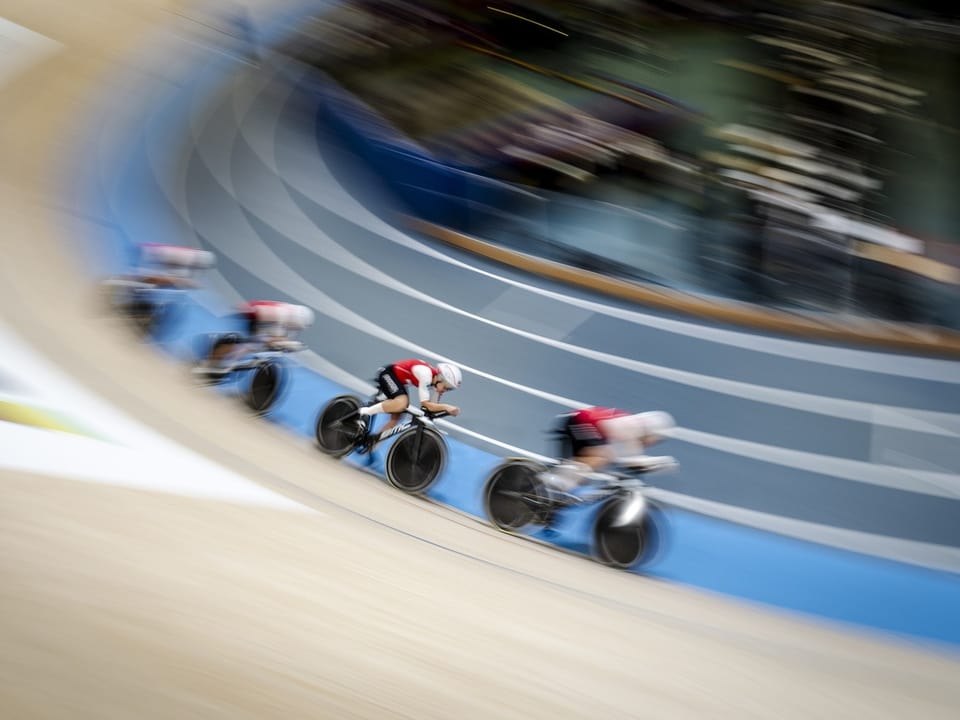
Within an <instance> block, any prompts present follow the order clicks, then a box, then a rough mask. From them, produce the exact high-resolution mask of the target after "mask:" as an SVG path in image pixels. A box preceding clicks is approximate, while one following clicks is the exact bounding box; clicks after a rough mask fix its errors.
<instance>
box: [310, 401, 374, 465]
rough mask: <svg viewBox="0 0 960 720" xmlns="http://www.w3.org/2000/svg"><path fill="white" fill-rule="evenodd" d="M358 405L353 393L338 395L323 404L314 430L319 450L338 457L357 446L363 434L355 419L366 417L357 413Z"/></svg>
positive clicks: (348, 452) (358, 402)
mask: <svg viewBox="0 0 960 720" xmlns="http://www.w3.org/2000/svg"><path fill="white" fill-rule="evenodd" d="M360 405H361V403H360V400H359V398H356V397H354V396H353V395H338V396H337V397H335V398H334V399H333V400H331V401H330V402H328V403H327V404H326V405H325V406H324V408H323V410H321V411H320V416H319V417H318V418H317V426H316V430H315V434H316V437H317V445H318V446H319V447H320V450H322V451H323V452H324V453H326V454H327V455H330V456H331V457H335V458H340V457H343V456H344V455H349V454H350V453H351V452H352V451H353V449H354V448H356V447H357V445H358V443H359V442H360V439H361V438H362V437H363V434H364V431H363V430H361V429H360V427H359V425H358V423H357V419H358V418H360V419H366V418H361V416H360V415H358V414H357V410H359V409H360Z"/></svg>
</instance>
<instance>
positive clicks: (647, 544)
mask: <svg viewBox="0 0 960 720" xmlns="http://www.w3.org/2000/svg"><path fill="white" fill-rule="evenodd" d="M627 502H629V500H628V499H627V498H624V497H615V498H612V499H611V500H609V501H608V502H607V503H606V504H605V505H604V506H603V508H602V509H601V510H600V513H599V515H597V520H596V523H595V524H594V530H593V536H594V544H595V548H596V554H597V557H598V558H599V559H600V561H601V562H603V563H604V564H606V565H609V566H611V567H615V568H620V569H622V570H627V569H629V568H632V567H637V566H640V565H646V564H649V563H650V562H651V561H652V560H653V559H654V558H655V557H656V555H657V553H658V552H659V550H660V540H661V536H660V529H659V527H658V526H657V523H656V522H655V516H656V515H657V514H658V513H657V512H656V510H654V509H653V508H647V510H646V511H645V512H644V513H643V516H642V517H641V519H640V520H639V522H636V523H631V524H629V525H625V526H623V527H613V523H614V522H615V521H616V519H617V517H618V516H619V514H620V511H621V510H622V509H623V506H624V504H625V503H627Z"/></svg>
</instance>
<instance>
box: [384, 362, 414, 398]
mask: <svg viewBox="0 0 960 720" xmlns="http://www.w3.org/2000/svg"><path fill="white" fill-rule="evenodd" d="M377 388H378V389H379V390H380V392H381V393H383V394H384V395H385V396H386V397H387V399H388V400H392V399H393V398H395V397H400V396H401V395H406V394H407V391H406V389H405V388H404V387H403V383H402V382H400V381H399V380H398V379H397V376H396V375H395V374H394V372H393V368H392V367H382V368H380V369H379V370H378V371H377Z"/></svg>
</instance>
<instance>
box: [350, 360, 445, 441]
mask: <svg viewBox="0 0 960 720" xmlns="http://www.w3.org/2000/svg"><path fill="white" fill-rule="evenodd" d="M462 382H463V375H462V373H461V372H460V368H458V367H457V366H456V365H454V364H453V363H448V362H441V363H437V365H436V367H434V366H433V365H430V364H429V363H427V362H424V361H423V360H419V359H417V358H411V359H409V360H400V361H399V362H395V363H392V364H390V365H385V366H384V367H382V368H380V369H379V370H378V371H377V388H378V389H379V390H380V392H381V393H383V395H385V396H386V399H385V400H383V401H382V402H378V403H376V404H375V405H371V406H369V407H362V408H360V410H359V414H360V415H371V416H372V415H379V414H380V413H390V419H389V420H388V421H387V424H386V425H384V426H383V428H381V430H380V432H379V433H377V435H376V437H372V438H370V442H371V444H375V443H376V440H377V438H379V437H380V436H382V435H383V434H384V433H387V432H389V431H390V430H391V429H392V428H393V427H394V426H395V425H396V424H397V423H398V422H399V421H400V417H401V415H403V413H404V411H406V409H407V408H408V407H409V405H410V397H409V395H408V394H407V386H412V387H414V388H416V390H417V397H418V399H419V401H420V407H421V408H423V409H424V410H427V411H428V412H447V413H449V414H450V415H459V414H460V408H458V407H457V406H456V405H447V404H445V403H441V402H440V397H441V396H442V395H443V394H444V393H445V392H447V391H449V390H456V389H457V388H458V387H460V385H461V383H462ZM361 422H362V421H361Z"/></svg>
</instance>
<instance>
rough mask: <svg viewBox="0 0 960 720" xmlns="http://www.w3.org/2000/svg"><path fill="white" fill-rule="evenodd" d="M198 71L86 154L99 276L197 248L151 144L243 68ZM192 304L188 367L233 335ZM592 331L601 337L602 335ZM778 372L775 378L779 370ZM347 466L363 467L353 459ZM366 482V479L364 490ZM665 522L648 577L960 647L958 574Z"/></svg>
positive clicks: (304, 411) (171, 135)
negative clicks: (166, 251)
mask: <svg viewBox="0 0 960 720" xmlns="http://www.w3.org/2000/svg"><path fill="white" fill-rule="evenodd" d="M198 63H204V64H202V65H198V68H200V69H201V70H202V71H200V72H197V71H196V69H195V70H194V72H195V74H193V75H192V80H191V82H189V83H185V84H184V85H182V86H181V87H179V88H177V89H176V90H175V91H168V92H164V93H158V94H157V95H156V96H152V97H150V98H147V100H148V101H149V102H147V103H146V104H145V106H144V112H145V120H146V121H145V122H144V123H143V124H142V125H137V126H136V128H132V129H131V131H130V133H129V134H128V135H126V136H117V137H114V138H111V140H110V142H111V143H114V144H120V145H122V146H124V147H126V148H128V150H129V151H128V152H123V153H118V152H116V151H115V150H114V151H113V152H111V153H106V152H105V151H104V149H103V147H100V148H97V149H96V152H95V154H96V157H94V158H92V159H91V157H90V154H89V150H88V151H85V153H84V154H83V156H82V157H81V162H80V165H79V166H80V167H81V168H89V167H92V166H97V165H99V164H101V163H102V162H103V158H104V157H105V155H107V154H109V155H110V156H111V157H112V160H111V163H112V164H108V165H107V166H105V167H103V168H102V170H101V172H102V174H103V176H104V181H105V186H104V187H102V188H95V187H94V188H91V187H90V186H89V185H88V175H87V174H83V175H82V178H81V180H80V183H81V185H82V187H81V188H80V189H79V190H78V189H76V188H74V189H73V192H74V194H77V193H79V194H80V195H81V196H82V197H83V198H84V200H83V202H85V203H86V208H87V210H88V211H89V213H90V214H92V215H94V216H96V217H98V218H100V219H101V221H102V225H101V227H102V231H101V232H98V233H97V234H96V236H95V237H92V238H90V242H91V258H93V260H92V265H93V266H94V267H95V270H96V271H97V274H103V273H104V272H116V271H117V270H119V269H122V268H124V267H125V266H126V265H127V264H128V263H129V262H130V259H131V252H130V248H131V243H132V242H133V240H136V241H141V242H156V241H164V242H183V243H192V242H193V241H194V238H193V237H192V236H191V235H190V234H188V231H189V228H185V227H184V225H183V222H182V219H181V218H175V217H173V213H172V210H171V207H170V205H169V203H168V201H167V200H166V197H165V195H164V192H163V188H161V187H159V186H158V184H157V182H156V180H155V176H154V172H153V171H152V170H151V168H150V164H151V154H150V151H149V147H150V146H149V145H148V142H147V138H148V136H150V137H151V142H152V143H153V145H152V146H153V147H154V148H155V147H156V137H157V134H160V135H162V137H163V138H164V139H165V140H167V141H169V148H170V158H169V159H168V161H169V162H171V163H173V162H176V160H177V153H178V152H182V143H183V134H184V133H183V129H184V128H185V127H186V125H187V123H188V120H189V115H190V111H191V106H192V105H194V104H196V103H197V102H198V98H203V97H204V94H205V93H211V92H214V91H215V90H216V89H218V88H219V87H220V86H221V85H222V84H224V83H225V81H226V80H227V79H228V78H229V77H230V76H231V74H232V73H234V72H236V70H237V65H236V61H235V60H229V59H224V58H220V59H218V60H212V61H211V59H210V58H209V57H206V58H198ZM193 300H194V301H192V302H191V304H190V307H189V309H188V312H186V313H185V314H184V315H183V316H182V317H181V318H180V320H179V322H178V323H177V324H176V325H175V326H174V327H173V328H168V329H166V331H165V332H164V333H163V334H162V335H161V336H160V337H158V339H157V340H158V345H159V346H160V347H161V348H163V349H164V350H165V351H167V352H169V353H170V354H171V355H172V356H173V357H175V358H177V359H178V360H188V359H190V358H191V357H192V355H193V351H194V346H195V343H196V337H197V336H198V335H200V334H202V333H209V332H219V331H223V330H226V329H229V320H227V319H225V316H226V314H227V313H228V312H229V311H230V308H229V307H228V306H227V304H226V303H219V306H218V301H217V298H215V297H211V296H210V295H209V294H204V293H198V294H197V295H196V296H195V297H194V299H193ZM200 301H202V302H200ZM210 307H213V308H215V309H216V314H214V313H212V312H211V311H210V310H208V309H207V308H210ZM594 331H595V332H599V333H601V334H602V332H603V329H602V328H596V329H595V330H594ZM612 341H615V338H613V337H611V342H612ZM313 349H314V350H315V351H316V352H317V353H318V354H319V355H321V356H322V355H324V349H323V348H322V347H319V346H316V345H314V346H313ZM730 352H731V353H732V352H733V351H730ZM734 370H735V369H734ZM769 371H770V372H776V368H769ZM239 387H242V379H241V380H240V381H239V384H226V385H224V386H223V387H222V388H221V389H220V391H221V392H227V393H229V392H236V391H237V390H238V389H239ZM198 392H200V390H199V389H198ZM343 392H348V389H347V388H344V387H341V386H339V385H337V384H335V383H333V382H331V381H329V380H327V379H325V378H323V377H321V376H319V375H318V374H316V373H314V372H312V371H310V370H308V369H306V368H304V367H295V368H294V369H293V372H292V376H291V383H290V385H289V387H288V392H287V393H286V394H285V396H284V398H283V399H282V401H281V402H280V404H279V405H278V406H277V407H276V408H275V409H274V410H273V411H272V412H271V413H270V414H269V415H268V417H267V421H270V422H275V423H278V424H280V425H282V426H284V427H286V428H289V429H290V430H291V431H292V432H295V433H298V434H300V435H302V436H306V437H312V436H313V426H314V421H315V418H316V415H317V412H318V411H319V409H320V408H321V407H322V405H323V404H324V403H325V402H326V401H327V400H328V399H330V398H331V397H333V396H335V395H337V394H341V393H343ZM665 405H666V404H665ZM238 411H239V409H238ZM448 444H449V448H450V455H449V459H448V464H447V469H446V471H445V473H444V475H443V476H442V477H441V479H440V481H439V482H438V483H437V484H436V485H435V486H434V488H432V489H431V491H430V496H431V497H432V498H433V499H434V500H437V501H439V502H442V503H445V504H448V505H450V506H452V507H455V508H458V509H459V510H462V511H463V512H466V513H468V514H470V515H473V516H477V517H482V515H483V511H482V505H481V496H480V495H481V490H482V486H483V483H484V481H485V479H486V477H487V475H488V473H489V472H490V470H491V469H492V468H493V467H494V466H496V465H497V464H498V463H499V462H500V460H501V458H500V457H498V456H496V455H493V454H491V453H489V452H486V451H484V450H481V449H479V448H477V447H473V446H471V445H468V444H466V443H464V442H460V441H459V440H457V439H455V438H448ZM384 453H385V448H380V449H379V450H378V451H377V454H376V457H375V462H374V464H373V466H372V468H371V469H372V470H373V471H375V472H376V473H378V474H382V471H383V465H382V464H383V457H384ZM681 460H683V458H682V457H681ZM346 462H349V463H353V464H357V465H358V466H363V464H362V463H361V462H359V461H358V460H357V458H355V457H351V458H348V459H347V460H346ZM364 481H365V480H364V479H363V477H362V476H358V482H364ZM824 502H830V498H829V497H824ZM590 512H591V511H590V510H583V511H579V512H572V513H570V515H569V517H568V518H566V519H565V520H564V523H563V524H562V525H560V526H558V530H559V531H560V536H559V537H556V538H551V539H550V541H551V542H554V543H556V544H558V545H561V546H563V547H566V548H568V549H571V550H574V551H577V552H586V551H588V550H589V534H588V531H587V530H588V527H589V519H590V517H589V513H590ZM664 519H665V523H666V527H665V529H666V530H667V531H668V532H667V537H668V539H669V541H670V542H668V543H667V546H666V549H665V551H664V552H663V553H662V554H661V556H660V557H659V558H658V560H657V561H656V563H655V564H654V565H652V566H650V567H648V568H645V569H644V572H645V573H646V574H649V575H651V576H654V577H659V578H663V579H669V580H673V581H677V582H681V583H685V584H689V585H694V586H698V587H701V588H705V589H708V590H712V591H717V592H721V593H725V594H730V595H734V596H739V597H742V598H745V599H749V600H752V601H757V602H761V603H767V604H771V605H776V606H779V607H783V608H788V609H791V610H796V611H800V612H803V613H809V614H812V615H817V616H822V617H825V618H830V619H833V620H839V621H844V622H850V623H854V624H857V625H861V626H869V627H873V628H877V629H881V630H884V631H889V632H893V633H900V634H903V635H906V636H912V637H913V638H922V639H926V640H932V641H936V642H939V643H948V644H951V645H955V646H960V610H958V608H960V577H958V576H956V575H953V574H950V573H945V572H936V571H930V570H925V569H920V568H916V567H913V566H909V565H905V564H901V563H895V562H891V561H886V560H879V559H876V558H872V557H868V556H865V555H859V554H855V553H850V552H845V551H840V550H835V549H832V548H828V547H825V546H821V545H817V544H813V543H807V542H802V541H797V540H793V539H789V538H785V537H782V536H779V535H774V534H771V533H766V532H762V531H757V530H752V529H748V528H745V527H742V526H738V525H734V524H730V523H725V522H720V521H717V520H714V519H711V518H707V517H704V516H700V515H697V514H694V513H690V512H686V511H682V510H678V509H668V510H667V512H666V514H665V518H664Z"/></svg>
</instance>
